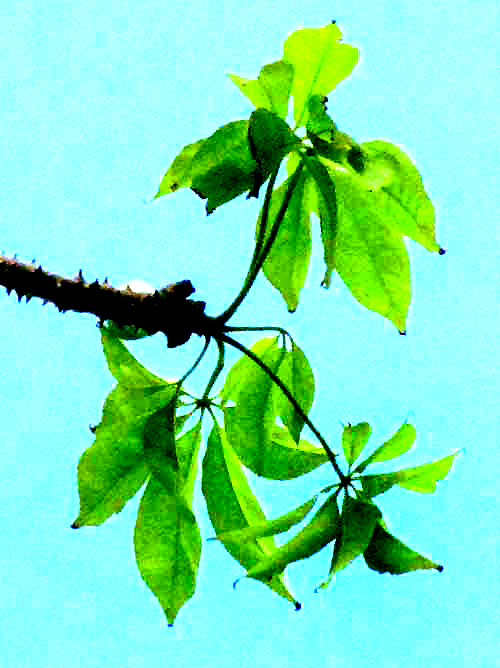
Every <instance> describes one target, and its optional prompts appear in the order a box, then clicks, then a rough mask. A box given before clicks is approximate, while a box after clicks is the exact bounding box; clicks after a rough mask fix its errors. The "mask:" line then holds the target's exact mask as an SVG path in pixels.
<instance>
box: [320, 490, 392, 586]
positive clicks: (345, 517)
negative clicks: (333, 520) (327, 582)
mask: <svg viewBox="0 0 500 668" xmlns="http://www.w3.org/2000/svg"><path fill="white" fill-rule="evenodd" d="M380 517H382V514H381V512H380V510H379V509H378V508H377V506H375V505H374V504H373V503H367V502H366V501H360V500H358V499H353V498H351V497H350V496H348V495H347V494H346V496H345V498H344V503H343V506H342V514H341V516H340V520H341V531H340V536H339V538H338V539H337V541H336V542H335V548H334V551H333V559H332V566H331V569H330V573H331V574H332V575H334V574H335V573H338V572H339V571H341V570H343V569H344V568H347V566H349V564H350V563H351V562H352V561H354V559H356V557H358V556H359V555H360V554H363V552H364V551H365V550H366V548H367V547H368V545H369V543H370V540H371V537H372V534H373V531H374V529H375V525H376V523H377V520H378V519H379V518H380Z"/></svg>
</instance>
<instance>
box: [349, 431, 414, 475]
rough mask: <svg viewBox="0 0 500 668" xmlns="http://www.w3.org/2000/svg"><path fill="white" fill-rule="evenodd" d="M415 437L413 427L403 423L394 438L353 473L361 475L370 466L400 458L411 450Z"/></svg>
mask: <svg viewBox="0 0 500 668" xmlns="http://www.w3.org/2000/svg"><path fill="white" fill-rule="evenodd" d="M416 437H417V430H416V429H415V427H414V426H413V425H412V424H408V423H406V422H405V424H403V425H402V426H401V427H400V428H399V429H398V430H397V432H396V433H395V434H394V436H392V437H391V438H390V439H389V440H388V441H386V442H385V443H383V444H382V445H381V446H380V447H379V448H377V449H376V450H375V452H374V453H373V454H371V455H370V456H369V457H368V458H367V459H365V461H364V462H362V463H361V464H360V465H359V466H357V467H356V469H355V471H356V472H357V473H362V472H363V471H364V470H365V469H366V467H367V466H369V465H370V464H375V463H376V462H387V461H389V460H390V459H395V458H396V457H401V455H404V454H406V453H407V452H409V451H410V450H411V449H412V447H413V444H414V443H415V439H416Z"/></svg>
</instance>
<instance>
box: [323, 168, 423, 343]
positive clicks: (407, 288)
mask: <svg viewBox="0 0 500 668" xmlns="http://www.w3.org/2000/svg"><path fill="white" fill-rule="evenodd" d="M329 165H330V174H331V175H332V178H333V180H334V182H335V191H336V195H337V207H338V228H337V235H336V240H335V266H336V269H337V271H338V273H339V274H340V277H341V278H342V280H343V281H344V283H345V284H346V285H347V287H348V288H349V290H350V291H351V293H352V294H353V296H354V297H355V298H356V299H357V300H358V301H359V302H360V303H361V304H362V305H363V306H365V307H366V308H368V309H370V310H371V311H375V312H376V313H380V315H382V316H384V317H385V318H387V319H388V320H390V321H391V322H393V323H394V324H395V325H396V327H397V328H398V330H399V331H400V332H405V331H406V315H407V312H408V307H409V305H410V299H411V277H410V260H409V258H408V253H407V250H406V247H405V244H404V242H403V239H402V236H401V232H400V230H399V227H398V220H399V218H398V211H395V209H394V207H389V208H388V207H387V202H388V199H389V198H388V196H387V195H386V194H385V193H383V192H380V191H379V192H372V191H370V190H367V189H366V187H365V184H364V183H363V180H362V177H360V176H358V175H356V174H354V173H351V174H350V173H349V172H348V171H347V170H346V169H344V168H342V167H338V166H335V165H334V163H329Z"/></svg>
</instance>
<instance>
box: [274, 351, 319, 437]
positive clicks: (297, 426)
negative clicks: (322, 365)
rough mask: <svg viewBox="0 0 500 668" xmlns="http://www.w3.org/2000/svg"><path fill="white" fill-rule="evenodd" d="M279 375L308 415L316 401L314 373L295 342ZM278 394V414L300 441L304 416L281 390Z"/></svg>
mask: <svg viewBox="0 0 500 668" xmlns="http://www.w3.org/2000/svg"><path fill="white" fill-rule="evenodd" d="M278 375H279V377H280V379H281V380H282V381H283V382H284V383H285V385H286V386H287V388H288V389H289V391H290V393H291V394H292V396H293V397H294V398H295V399H296V401H297V402H298V404H299V406H300V407H301V408H302V410H303V411H304V413H305V414H306V415H308V414H309V411H310V410H311V407H312V404H313V401H314V390H315V383H314V374H313V371H312V369H311V365H310V364H309V361H308V360H307V357H306V356H305V355H304V353H303V352H302V350H301V349H300V348H299V346H298V345H297V344H296V343H295V342H293V343H292V350H287V352H286V355H285V357H284V359H283V361H282V363H281V365H280V368H279V374H278ZM277 395H278V399H277V400H278V407H277V412H278V415H279V416H280V418H281V420H282V421H283V424H284V425H285V427H286V428H287V429H288V431H289V432H290V434H291V436H292V438H293V440H294V441H295V442H296V443H298V441H299V437H300V433H301V431H302V429H303V427H304V424H305V423H304V418H303V417H302V416H301V415H300V414H299V413H298V412H297V411H296V410H295V408H294V407H293V406H292V404H291V403H290V401H289V400H288V399H287V398H286V397H285V395H284V394H283V393H282V392H280V391H279V392H278V393H277Z"/></svg>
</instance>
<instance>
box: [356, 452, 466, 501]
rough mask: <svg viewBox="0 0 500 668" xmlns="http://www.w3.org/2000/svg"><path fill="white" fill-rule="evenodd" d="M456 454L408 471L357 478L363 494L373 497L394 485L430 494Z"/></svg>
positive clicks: (446, 473) (447, 470)
mask: <svg viewBox="0 0 500 668" xmlns="http://www.w3.org/2000/svg"><path fill="white" fill-rule="evenodd" d="M457 454H458V452H455V453H454V454H452V455H449V456H448V457H444V458H443V459H439V460H438V461H436V462H430V463H428V464H423V465H422V466H415V467H414V468H410V469H402V470H401V471H395V472H394V473H381V474H379V475H364V476H361V477H360V478H359V480H360V482H361V485H362V487H363V492H364V493H365V494H366V495H367V496H369V497H374V496H377V495H378V494H383V493H384V492H386V491H387V490H389V489H390V488H391V487H393V486H394V485H399V486H400V487H403V488H404V489H409V490H411V491H413V492H420V493H421V494H432V493H434V492H435V491H436V486H437V483H438V482H439V481H440V480H444V479H445V478H446V476H447V475H448V473H449V472H450V470H451V467H452V465H453V461H454V459H455V457H456V456H457Z"/></svg>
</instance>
